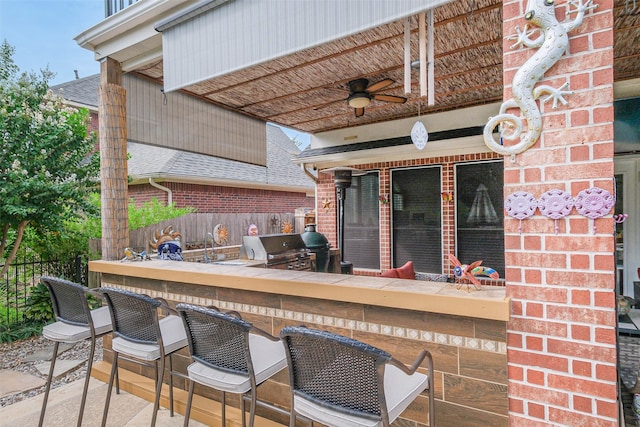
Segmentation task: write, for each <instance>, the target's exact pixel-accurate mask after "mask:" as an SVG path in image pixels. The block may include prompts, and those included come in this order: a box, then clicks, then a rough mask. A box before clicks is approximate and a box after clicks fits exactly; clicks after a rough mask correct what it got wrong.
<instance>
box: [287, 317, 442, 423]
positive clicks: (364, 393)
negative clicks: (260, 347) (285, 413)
mask: <svg viewBox="0 0 640 427" xmlns="http://www.w3.org/2000/svg"><path fill="white" fill-rule="evenodd" d="M280 338H281V339H282V340H283V341H284V343H285V347H286V349H287V359H288V364H289V375H290V382H291V389H292V392H293V393H292V397H291V421H290V426H291V427H294V426H295V424H296V414H299V415H302V416H304V417H306V418H309V419H311V420H314V421H317V422H319V423H322V424H324V425H327V426H331V427H344V426H352V427H354V426H361V427H365V426H366V427H382V426H384V427H388V426H389V424H391V423H392V422H393V421H394V420H395V419H396V418H397V417H398V416H399V415H400V414H401V413H402V412H403V411H404V410H405V409H406V408H407V407H408V406H409V405H410V404H411V402H413V400H414V399H415V398H416V397H418V396H419V395H420V394H421V393H422V392H423V391H424V390H428V395H429V426H430V427H433V426H434V423H435V414H434V394H433V361H432V358H431V354H430V353H429V352H428V351H426V350H423V351H422V352H421V353H420V354H419V355H418V358H417V359H416V360H415V362H414V363H413V365H411V367H407V366H406V365H405V364H404V363H402V362H400V361H398V360H396V359H394V358H393V357H392V356H391V355H390V354H389V353H387V352H386V351H383V350H380V349H378V348H376V347H373V346H370V345H368V344H366V343H363V342H361V341H357V340H355V339H352V338H348V337H344V336H341V335H336V334H333V333H331V332H327V331H321V330H315V329H308V328H306V327H304V326H296V327H286V328H283V329H282V331H281V332H280ZM425 359H427V369H428V374H427V375H425V374H422V373H419V372H417V369H418V367H419V366H420V364H421V363H422V362H423V361H424V360H425Z"/></svg>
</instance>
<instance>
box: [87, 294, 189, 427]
mask: <svg viewBox="0 0 640 427" xmlns="http://www.w3.org/2000/svg"><path fill="white" fill-rule="evenodd" d="M99 292H101V293H102V294H103V295H104V296H105V300H106V301H107V304H108V305H109V308H110V309H111V316H112V321H113V341H112V350H113V364H112V365H111V375H110V377H109V388H108V390H107V400H106V402H105V406H104V413H103V415H102V426H103V427H104V426H105V425H106V423H107V416H108V412H109V402H110V400H111V391H112V388H113V380H114V377H115V376H116V373H117V370H118V360H119V359H123V360H128V361H132V362H135V363H138V364H140V365H144V366H153V367H154V369H155V385H156V390H155V400H154V402H153V416H152V418H151V426H155V424H156V419H157V417H158V409H159V407H160V396H161V394H162V383H163V379H164V368H165V359H166V358H167V357H168V358H169V409H170V413H171V416H173V374H174V372H173V362H172V358H171V356H172V354H173V353H175V352H176V351H178V350H180V349H182V348H184V347H186V346H187V335H186V333H185V330H184V326H183V324H182V320H181V319H180V317H179V316H177V315H175V314H177V313H176V312H175V310H173V309H172V308H171V307H169V305H168V304H167V303H166V301H164V300H161V299H158V298H151V297H149V296H147V295H141V294H136V293H134V292H129V291H126V290H122V289H115V288H109V287H104V288H100V289H99ZM160 311H162V312H163V313H164V314H165V316H164V317H160V315H159V312H160ZM171 313H175V314H171ZM116 392H117V391H116Z"/></svg>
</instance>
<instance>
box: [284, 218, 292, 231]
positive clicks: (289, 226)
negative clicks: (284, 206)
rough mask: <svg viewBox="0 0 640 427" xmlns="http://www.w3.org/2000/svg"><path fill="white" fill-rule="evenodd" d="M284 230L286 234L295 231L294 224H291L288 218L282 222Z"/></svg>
mask: <svg viewBox="0 0 640 427" xmlns="http://www.w3.org/2000/svg"><path fill="white" fill-rule="evenodd" d="M282 232H283V233H286V234H290V233H293V224H291V222H289V221H288V220H285V221H284V222H283V223H282Z"/></svg>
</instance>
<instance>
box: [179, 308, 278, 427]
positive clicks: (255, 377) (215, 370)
mask: <svg viewBox="0 0 640 427" xmlns="http://www.w3.org/2000/svg"><path fill="white" fill-rule="evenodd" d="M176 310H177V311H178V313H180V315H181V316H182V320H183V321H184V325H185V328H186V330H187V336H188V338H189V349H190V351H191V357H192V359H193V363H192V364H191V365H189V366H188V367H187V373H188V376H189V380H190V383H189V397H188V399H187V409H186V412H185V417H184V427H187V426H188V425H189V416H190V413H191V401H192V398H193V389H194V385H195V383H198V384H202V385H204V386H207V387H210V388H212V389H215V390H218V391H221V392H222V402H221V406H222V426H223V427H224V426H225V425H226V411H225V407H226V404H225V394H226V393H236V394H240V395H241V398H240V410H241V412H242V426H243V427H244V426H245V425H246V420H245V404H244V401H245V399H250V412H249V426H250V427H253V423H254V419H255V413H256V404H258V403H260V405H261V406H265V407H269V408H270V409H272V410H276V411H278V412H280V413H284V414H286V415H289V414H288V413H287V412H286V411H283V410H279V409H277V408H275V407H274V406H273V405H269V404H267V403H266V402H261V401H260V402H259V401H258V398H257V392H256V389H257V387H258V385H260V384H261V383H263V382H264V381H266V380H267V379H268V378H270V377H271V376H273V375H275V374H276V373H278V372H279V371H281V370H282V369H284V368H285V367H286V366H287V359H286V356H285V352H284V347H283V346H282V343H281V342H280V340H279V339H278V338H276V337H273V336H272V335H270V334H269V333H267V332H265V331H263V330H261V329H258V328H256V327H255V326H253V325H252V324H251V323H249V322H247V321H245V320H242V319H241V318H239V314H237V313H236V316H234V315H232V314H230V313H221V312H220V311H218V310H217V309H215V308H207V307H201V306H196V305H190V304H178V305H177V306H176ZM247 394H249V396H247Z"/></svg>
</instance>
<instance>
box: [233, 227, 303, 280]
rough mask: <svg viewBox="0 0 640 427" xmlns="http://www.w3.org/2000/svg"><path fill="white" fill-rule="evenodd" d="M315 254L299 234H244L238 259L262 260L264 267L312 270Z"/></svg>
mask: <svg viewBox="0 0 640 427" xmlns="http://www.w3.org/2000/svg"><path fill="white" fill-rule="evenodd" d="M314 255H315V254H313V253H311V251H310V250H309V249H308V248H307V246H306V245H305V244H304V240H302V237H301V236H300V235H299V234H265V235H262V236H244V237H243V238H242V246H241V247H240V259H246V260H253V261H256V260H257V261H264V266H265V268H275V269H280V270H296V271H312V270H314V265H313V262H314V258H315V256H314Z"/></svg>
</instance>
